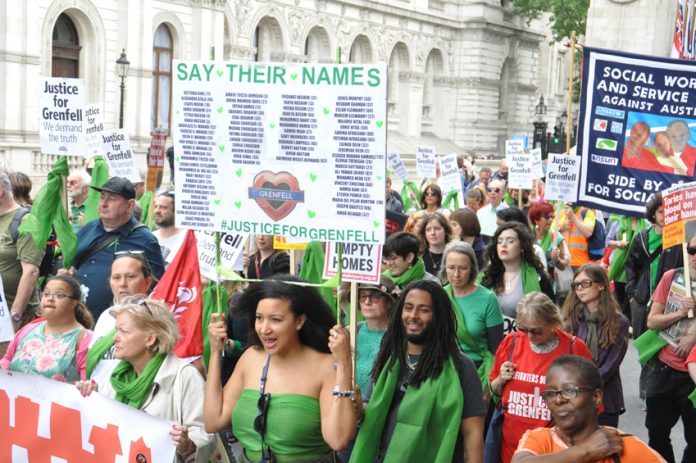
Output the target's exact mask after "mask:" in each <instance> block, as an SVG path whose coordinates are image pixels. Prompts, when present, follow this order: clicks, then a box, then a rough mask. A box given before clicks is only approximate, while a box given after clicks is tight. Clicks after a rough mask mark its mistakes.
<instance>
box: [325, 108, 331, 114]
mask: <svg viewBox="0 0 696 463" xmlns="http://www.w3.org/2000/svg"><path fill="white" fill-rule="evenodd" d="M330 112H331V110H330V109H329V108H324V115H325V116H328V115H329V113H330Z"/></svg>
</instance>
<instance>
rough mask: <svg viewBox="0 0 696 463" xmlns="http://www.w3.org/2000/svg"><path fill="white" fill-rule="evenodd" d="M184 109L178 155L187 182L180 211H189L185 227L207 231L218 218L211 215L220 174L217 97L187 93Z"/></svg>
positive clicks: (178, 205) (203, 93)
mask: <svg viewBox="0 0 696 463" xmlns="http://www.w3.org/2000/svg"><path fill="white" fill-rule="evenodd" d="M181 102H182V109H181V113H182V114H181V121H180V122H179V132H180V137H179V138H180V146H181V148H182V152H181V153H175V155H176V156H179V157H180V158H181V159H180V161H179V171H180V172H181V173H182V174H183V179H179V177H177V181H179V182H182V185H181V188H182V192H183V193H184V197H182V198H181V199H180V200H179V201H178V203H179V204H177V208H181V209H182V210H183V211H185V215H186V217H187V220H186V221H185V222H184V223H182V225H183V226H186V227H190V228H197V227H206V226H209V225H210V224H211V223H212V218H213V217H214V216H215V213H214V212H211V210H210V205H211V203H212V201H211V198H215V197H216V196H217V189H216V186H215V182H214V181H213V179H214V177H216V176H217V174H218V164H217V161H216V159H215V149H217V148H216V146H215V129H216V126H215V125H214V124H212V123H211V120H210V114H211V111H213V109H212V103H213V97H212V95H211V94H210V92H207V91H193V90H187V91H184V92H183V95H182V96H181Z"/></svg>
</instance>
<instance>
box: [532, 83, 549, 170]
mask: <svg viewBox="0 0 696 463" xmlns="http://www.w3.org/2000/svg"><path fill="white" fill-rule="evenodd" d="M534 115H535V116H536V120H535V121H534V142H533V144H532V145H533V146H534V148H541V156H542V158H543V159H546V156H547V154H548V149H547V146H546V121H544V116H546V104H544V95H541V96H540V97H539V103H537V105H536V107H535V108H534Z"/></svg>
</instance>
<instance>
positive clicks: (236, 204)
mask: <svg viewBox="0 0 696 463" xmlns="http://www.w3.org/2000/svg"><path fill="white" fill-rule="evenodd" d="M234 207H236V208H237V209H241V208H242V202H241V201H235V202H234Z"/></svg>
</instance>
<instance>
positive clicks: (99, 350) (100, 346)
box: [86, 329, 116, 378]
mask: <svg viewBox="0 0 696 463" xmlns="http://www.w3.org/2000/svg"><path fill="white" fill-rule="evenodd" d="M115 334H116V330H115V329H113V330H111V331H109V332H108V333H107V334H106V335H105V336H104V337H102V338H100V339H99V340H98V341H97V342H95V343H94V345H93V346H92V347H90V348H89V350H88V351H87V366H86V368H87V377H88V378H91V377H92V373H93V372H94V368H95V367H96V366H97V363H99V361H100V360H101V359H102V358H103V357H104V354H106V353H107V352H109V349H111V346H113V345H114V335H115Z"/></svg>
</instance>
